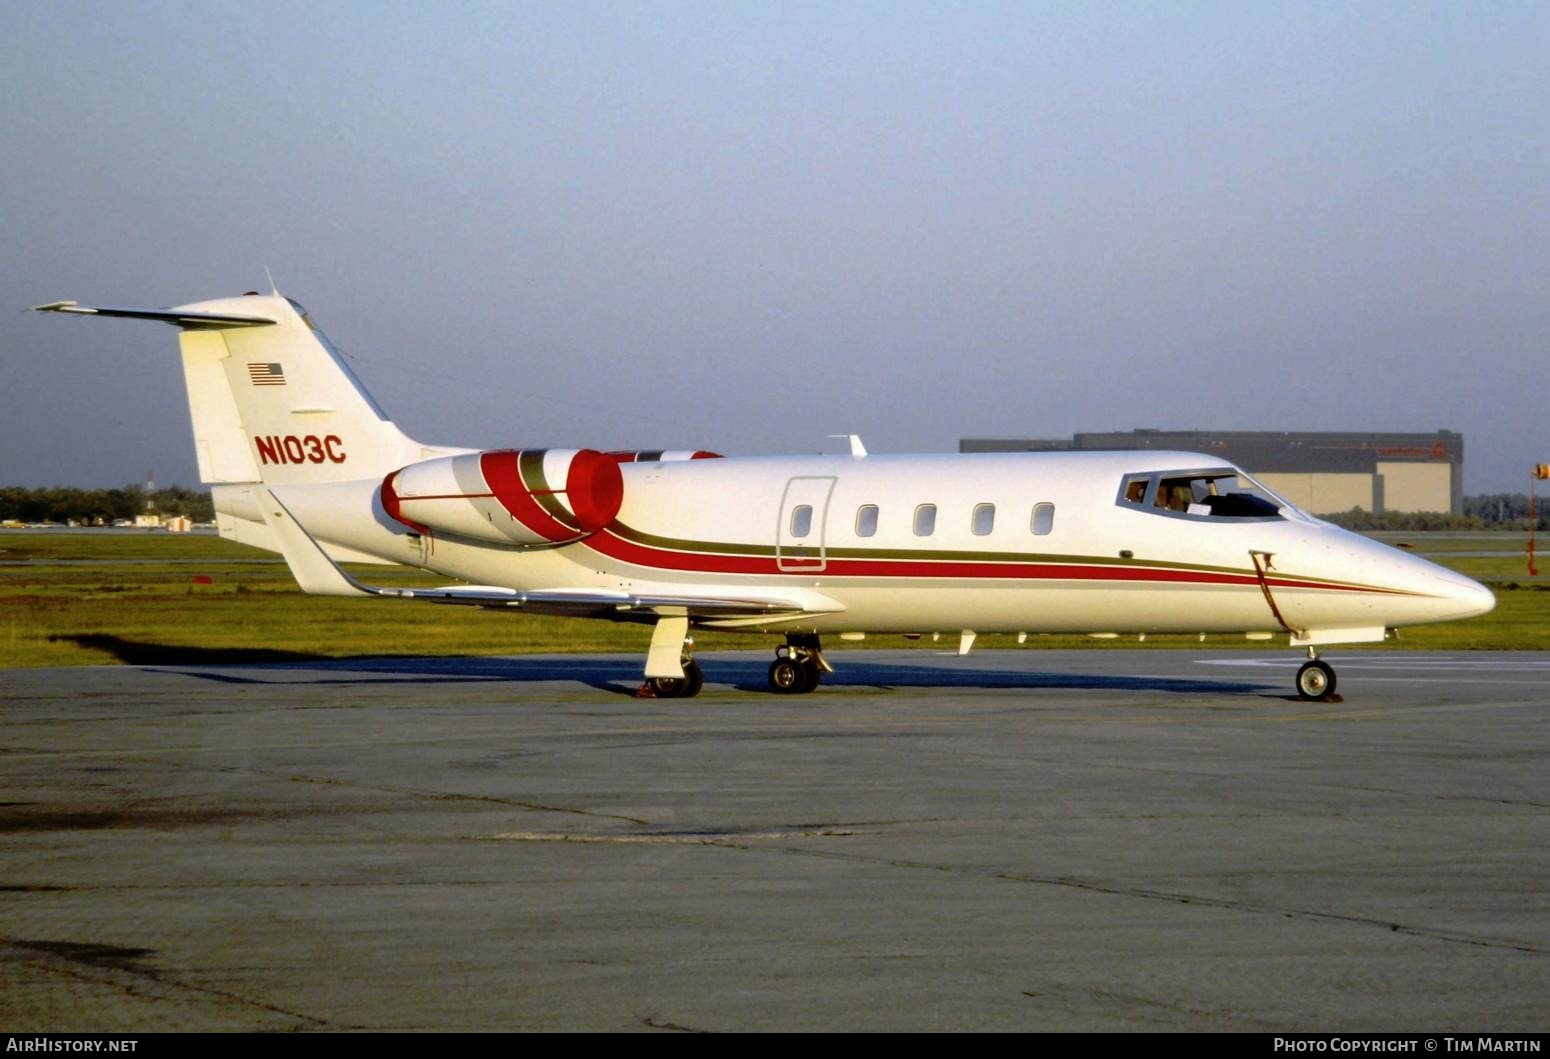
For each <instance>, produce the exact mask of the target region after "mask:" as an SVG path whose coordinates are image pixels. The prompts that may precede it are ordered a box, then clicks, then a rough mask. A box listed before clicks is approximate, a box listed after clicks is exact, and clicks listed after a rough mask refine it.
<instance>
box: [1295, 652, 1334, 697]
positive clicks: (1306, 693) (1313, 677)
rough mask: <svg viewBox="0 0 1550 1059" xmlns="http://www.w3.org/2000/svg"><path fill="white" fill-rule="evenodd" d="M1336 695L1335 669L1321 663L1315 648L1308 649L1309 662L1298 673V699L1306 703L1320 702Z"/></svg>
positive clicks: (1325, 663) (1326, 663)
mask: <svg viewBox="0 0 1550 1059" xmlns="http://www.w3.org/2000/svg"><path fill="white" fill-rule="evenodd" d="M1334 694H1335V670H1334V667H1332V666H1331V665H1330V664H1329V663H1328V662H1321V661H1319V656H1318V655H1317V654H1315V653H1314V651H1313V648H1311V647H1310V648H1308V660H1307V661H1306V662H1304V663H1303V664H1302V668H1301V669H1299V670H1298V671H1297V697H1298V698H1299V699H1302V700H1303V701H1304V702H1320V701H1323V700H1327V699H1329V698H1330V697H1331V696H1333V695H1334Z"/></svg>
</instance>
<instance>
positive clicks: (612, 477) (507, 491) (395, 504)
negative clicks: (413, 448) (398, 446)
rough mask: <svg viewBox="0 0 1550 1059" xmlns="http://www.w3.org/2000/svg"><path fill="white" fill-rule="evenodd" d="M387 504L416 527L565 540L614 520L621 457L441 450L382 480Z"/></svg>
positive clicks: (497, 537) (532, 540) (519, 539)
mask: <svg viewBox="0 0 1550 1059" xmlns="http://www.w3.org/2000/svg"><path fill="white" fill-rule="evenodd" d="M381 494H382V508H383V510H384V511H386V512H387V513H388V515H390V516H391V517H392V518H394V519H396V520H398V521H399V522H402V523H403V524H404V525H406V526H408V527H409V528H410V529H413V530H414V531H416V532H417V533H426V534H440V533H446V534H454V535H456V536H459V537H469V538H472V539H473V540H479V541H489V542H491V543H494V544H506V545H513V544H515V545H522V546H528V547H534V546H542V545H550V544H566V543H569V542H571V541H579V540H581V539H582V538H583V537H588V536H591V535H592V534H594V533H596V532H597V531H598V530H600V529H602V528H603V527H604V526H606V525H608V524H609V523H610V522H612V521H613V520H614V516H616V515H618V514H619V507H620V505H622V504H623V503H624V476H623V474H622V473H621V472H620V470H619V463H618V461H616V460H615V459H613V458H612V457H610V456H605V455H604V454H603V453H601V452H595V451H593V450H592V449H522V450H520V451H519V450H515V449H503V450H500V451H494V452H469V453H464V454H463V455H461V456H442V457H439V458H437V459H434V460H425V461H424V462H422V463H411V464H410V465H409V466H407V467H404V468H402V469H400V470H397V471H394V472H393V473H392V474H390V475H388V476H387V477H386V478H385V479H383V481H382V490H381Z"/></svg>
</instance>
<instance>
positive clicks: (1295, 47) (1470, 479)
mask: <svg viewBox="0 0 1550 1059" xmlns="http://www.w3.org/2000/svg"><path fill="white" fill-rule="evenodd" d="M1547 71H1550V4H1546V3H1543V2H1531V3H1489V4H1468V3H1445V4H1444V3H1433V4H1426V3H1415V2H1404V3H1380V2H1359V3H1351V4H1343V5H1325V4H1314V3H1301V2H1298V3H1282V4H1274V5H1263V4H1246V3H1242V2H1230V3H1220V4H1214V3H1204V4H1201V3H1188V4H1185V3H1177V4H1141V3H1125V4H1097V3H1090V2H1079V3H1028V2H1021V3H1012V4H1006V5H998V4H968V5H963V6H959V5H947V4H908V3H900V2H885V3H833V2H829V3H821V4H803V3H782V4H773V3H772V4H735V3H727V2H723V0H717V2H710V3H705V4H696V3H686V2H673V3H660V4H581V3H573V2H565V3H559V2H555V3H523V4H515V3H512V4H474V3H468V4H426V3H405V4H387V3H364V4H346V3H332V2H330V3H317V2H315V0H309V2H308V3H305V4H301V3H287V2H268V0H266V2H264V3H252V2H245V3H242V4H233V5H226V4H214V3H203V2H201V3H177V4H174V3H132V4H124V3H60V2H48V3H45V2H42V0H38V2H26V0H0V163H3V164H0V221H3V225H4V227H3V239H4V242H3V246H4V255H5V258H4V268H3V269H0V484H22V485H51V484H66V485H81V486H108V485H122V484H124V483H126V482H130V481H138V480H142V479H143V478H144V475H145V472H146V471H147V470H148V469H154V470H155V472H156V475H157V478H158V480H159V481H160V482H161V483H162V484H167V483H171V482H174V481H177V482H182V483H184V484H192V483H193V482H194V481H195V480H196V478H197V474H196V470H195V463H194V455H193V445H192V442H191V436H190V430H189V425H188V417H187V410H186V405H185V402H184V398H183V392H182V379H181V373H180V371H179V368H178V365H177V355H176V332H175V331H174V330H173V329H172V328H169V327H166V326H164V325H158V324H150V323H136V322H129V321H88V320H72V319H65V318H59V317H47V316H42V315H40V314H33V313H22V312H18V311H16V310H20V309H22V308H24V307H26V306H30V305H34V304H37V303H39V302H44V301H50V300H55V299H60V298H74V299H78V300H80V301H82V302H83V303H86V304H99V305H136V306H160V305H171V304H178V303H184V302H190V301H197V300H201V299H204V298H210V297H218V296H224V295H231V294H240V293H241V292H242V291H244V290H248V289H254V288H259V289H267V280H266V279H265V275H264V268H265V266H266V265H267V266H268V267H269V268H270V269H272V270H273V273H274V277H275V280H276V282H277V283H278V285H279V287H280V289H281V291H282V293H285V294H288V295H290V296H292V297H294V298H296V299H298V300H299V301H301V302H302V303H303V304H305V305H306V306H307V307H308V309H310V310H311V312H312V315H313V317H314V319H315V320H317V322H318V323H319V324H320V326H322V327H323V328H324V330H326V331H327V332H328V333H329V335H330V337H332V338H333V339H334V341H335V342H336V343H337V344H338V345H340V346H341V347H343V348H344V349H345V350H346V351H347V352H348V353H350V354H352V355H353V356H354V357H355V366H356V370H357V372H358V374H359V375H361V376H362V378H363V379H364V380H365V381H366V383H367V385H368V386H369V387H370V388H371V389H372V391H373V392H374V394H375V395H376V396H377V398H378V399H379V401H380V402H381V403H382V404H383V405H384V406H385V407H386V408H387V409H388V411H389V412H390V413H391V414H392V415H393V416H394V418H395V419H397V420H398V422H399V423H400V424H401V425H402V426H403V427H404V428H405V429H406V430H407V431H408V432H409V433H411V434H413V435H414V436H416V437H419V438H421V439H422V440H426V441H432V442H442V443H448V444H461V445H470V446H479V447H512V446H517V447H520V446H527V447H542V446H584V445H590V446H596V447H605V448H622V447H630V448H661V447H694V448H709V449H715V450H717V451H720V452H724V453H727V454H729V455H732V454H752V453H766V452H815V451H838V450H837V449H836V448H835V446H836V445H837V444H838V443H836V442H832V441H828V440H826V437H825V436H826V435H829V434H837V433H845V432H856V433H859V434H861V435H862V437H863V438H864V440H865V441H866V443H867V445H868V446H869V447H870V448H871V449H872V450H873V451H894V452H898V451H952V450H955V449H956V447H957V441H958V438H959V437H961V436H964V435H974V436H987V435H1005V436H1041V437H1059V436H1069V435H1070V434H1071V433H1072V432H1074V431H1082V430H1128V429H1132V428H1135V427H1161V428H1203V429H1255V430H1385V431H1386V430H1398V431H1430V430H1436V429H1438V428H1448V429H1452V430H1457V431H1460V432H1462V433H1463V434H1464V435H1465V443H1466V464H1465V467H1466V471H1465V490H1466V492H1469V493H1479V492H1495V491H1514V492H1516V491H1522V490H1523V489H1524V488H1526V479H1527V472H1528V468H1529V467H1530V465H1532V464H1533V463H1535V462H1545V461H1550V424H1547V416H1546V411H1545V409H1546V394H1547V386H1546V383H1547V381H1550V380H1547V376H1550V369H1547V360H1546V358H1547V354H1550V343H1547V336H1550V73H1547Z"/></svg>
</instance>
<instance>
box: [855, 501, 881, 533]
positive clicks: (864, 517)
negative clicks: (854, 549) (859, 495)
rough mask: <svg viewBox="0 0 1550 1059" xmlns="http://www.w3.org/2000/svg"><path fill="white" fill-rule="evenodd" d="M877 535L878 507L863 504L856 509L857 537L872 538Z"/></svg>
mask: <svg viewBox="0 0 1550 1059" xmlns="http://www.w3.org/2000/svg"><path fill="white" fill-rule="evenodd" d="M876 534H877V505H876V504H862V505H861V506H860V507H859V508H857V509H856V536H858V537H872V536H875V535H876Z"/></svg>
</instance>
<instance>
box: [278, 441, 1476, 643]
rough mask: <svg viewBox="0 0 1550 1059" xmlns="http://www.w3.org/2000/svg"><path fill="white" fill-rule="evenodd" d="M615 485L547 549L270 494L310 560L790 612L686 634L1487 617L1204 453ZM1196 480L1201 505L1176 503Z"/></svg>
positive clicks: (902, 463) (339, 500)
mask: <svg viewBox="0 0 1550 1059" xmlns="http://www.w3.org/2000/svg"><path fill="white" fill-rule="evenodd" d="M621 471H622V475H623V498H622V504H621V505H620V507H619V510H618V513H617V516H616V517H615V518H614V519H613V520H612V521H611V522H610V523H609V524H608V525H606V526H604V527H603V528H602V529H600V530H598V531H596V532H594V533H591V534H590V535H589V536H586V537H584V538H583V539H581V540H578V541H575V542H572V543H565V544H559V545H554V546H544V547H510V546H503V545H500V544H493V543H489V542H481V541H474V540H469V539H467V538H464V537H460V536H459V535H457V534H437V533H435V532H428V533H416V532H413V531H412V530H410V529H409V528H408V527H406V526H405V525H403V524H402V523H401V522H399V521H397V520H395V519H394V518H392V517H390V516H389V515H388V514H387V513H386V512H384V511H383V509H382V504H381V502H380V500H377V501H372V499H371V496H369V495H368V494H371V493H372V491H373V490H374V489H375V486H376V483H374V482H363V483H353V482H344V483H328V484H318V485H306V486H288V487H285V488H284V496H283V498H284V500H285V502H286V504H287V505H288V506H290V507H292V508H293V510H295V512H296V515H297V517H298V518H299V519H300V520H301V521H302V522H303V523H304V524H305V525H307V526H308V528H309V530H311V531H312V532H313V533H314V534H316V535H317V536H318V538H319V539H320V541H322V542H324V543H325V544H326V545H332V546H336V547H342V548H343V549H346V550H349V551H353V552H356V553H362V554H363V555H370V556H375V557H379V558H381V559H385V560H389V561H393V562H400V563H407V564H409V565H414V566H419V567H422V568H424V569H427V570H432V571H435V572H437V573H439V574H442V575H444V576H447V577H451V578H457V579H459V580H462V581H467V582H471V583H474V584H482V585H495V586H503V587H508V588H512V589H517V590H534V589H558V588H564V589H581V588H600V589H617V590H621V591H626V592H637V593H664V594H688V595H692V594H694V593H696V592H707V593H709V592H715V593H722V594H725V593H727V592H734V593H735V592H740V591H741V592H747V593H749V594H758V593H759V592H760V591H766V592H767V591H776V592H788V593H792V594H793V595H792V598H793V599H800V600H802V601H804V608H803V609H804V611H805V612H804V613H802V614H801V615H800V616H796V617H792V618H777V619H773V620H772V619H769V618H734V619H724V620H711V619H707V620H704V621H703V622H702V624H705V625H713V626H723V627H751V628H768V629H772V630H774V629H779V630H785V631H793V630H801V631H811V632H818V633H823V632H901V633H916V632H921V633H929V632H937V631H959V630H965V629H972V630H975V631H978V632H1083V633H1105V632H1115V633H1125V632H1157V633H1170V632H1171V633H1197V632H1206V633H1209V632H1249V633H1255V632H1265V633H1274V632H1280V631H1290V632H1292V633H1293V636H1294V641H1295V638H1296V637H1298V636H1299V635H1301V636H1302V637H1304V638H1307V642H1338V641H1340V640H1342V639H1345V640H1370V639H1376V638H1380V637H1381V635H1382V633H1383V631H1384V630H1385V629H1388V628H1393V627H1397V626H1403V625H1414V624H1423V623H1427V622H1436V621H1448V620H1453V619H1456V618H1462V617H1468V616H1471V615H1474V614H1479V613H1484V612H1485V611H1487V610H1489V609H1490V608H1491V606H1492V605H1493V604H1494V600H1493V599H1492V597H1491V595H1490V593H1489V592H1488V591H1486V590H1485V589H1484V588H1483V587H1481V586H1480V585H1478V584H1476V583H1475V582H1474V581H1471V580H1469V579H1468V578H1465V577H1462V576H1460V575H1457V574H1454V573H1452V572H1450V571H1447V570H1445V569H1443V568H1441V567H1439V566H1436V565H1434V564H1432V563H1429V562H1426V561H1425V560H1422V559H1419V558H1416V557H1414V556H1410V555H1407V554H1405V553H1403V552H1401V551H1399V550H1397V549H1394V548H1391V547H1388V546H1386V545H1383V544H1379V543H1376V542H1373V541H1370V540H1368V539H1366V538H1363V537H1360V536H1358V535H1356V534H1353V533H1349V532H1347V531H1345V530H1342V529H1340V528H1338V527H1336V526H1333V525H1331V524H1329V523H1327V522H1323V521H1320V520H1318V519H1315V518H1312V517H1310V516H1308V515H1305V514H1303V513H1302V512H1300V511H1298V510H1296V509H1295V508H1293V507H1291V506H1290V505H1287V504H1285V503H1284V502H1281V501H1279V499H1278V498H1271V499H1270V502H1269V503H1266V502H1264V500H1263V499H1260V500H1259V501H1257V502H1256V503H1254V504H1251V503H1247V502H1245V503H1237V504H1236V506H1235V503H1234V502H1230V501H1229V498H1228V496H1227V492H1228V490H1227V487H1226V486H1224V485H1223V483H1227V482H1233V481H1236V479H1235V478H1233V477H1230V476H1233V475H1236V474H1237V473H1238V472H1236V469H1235V468H1232V467H1231V466H1230V465H1227V464H1224V463H1223V462H1222V461H1221V460H1220V459H1213V458H1212V457H1209V456H1205V455H1201V454H1198V453H1168V452H1144V453H1143V452H1117V453H1049V454H1044V453H1007V454H972V455H926V456H866V457H851V456H807V457H768V458H753V459H739V458H732V459H699V460H682V461H673V462H647V463H627V464H625V465H624V466H623V467H622V468H621ZM1244 480H1245V481H1246V480H1247V479H1246V476H1244ZM1202 483H1204V484H1202ZM1191 485H1193V487H1194V489H1195V491H1196V493H1197V494H1200V499H1202V500H1205V501H1209V502H1210V503H1186V500H1187V497H1182V496H1181V495H1180V492H1181V490H1185V489H1187V488H1188V487H1189V486H1191ZM352 490H353V491H357V492H360V493H361V494H362V495H361V496H359V497H352V496H348V495H345V494H348V493H350V492H351V491H352ZM1208 491H1209V492H1211V493H1213V494H1214V493H1217V492H1220V493H1221V494H1222V497H1221V502H1220V503H1218V502H1217V500H1218V498H1217V497H1215V496H1206V495H1205V494H1206V492H1208ZM1242 495H1244V496H1248V495H1250V494H1248V493H1245V494H1242ZM1260 496H1261V497H1263V494H1260ZM1212 505H1214V506H1212ZM368 511H369V512H370V515H368V514H367V512H368ZM1256 555H1257V558H1256Z"/></svg>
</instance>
